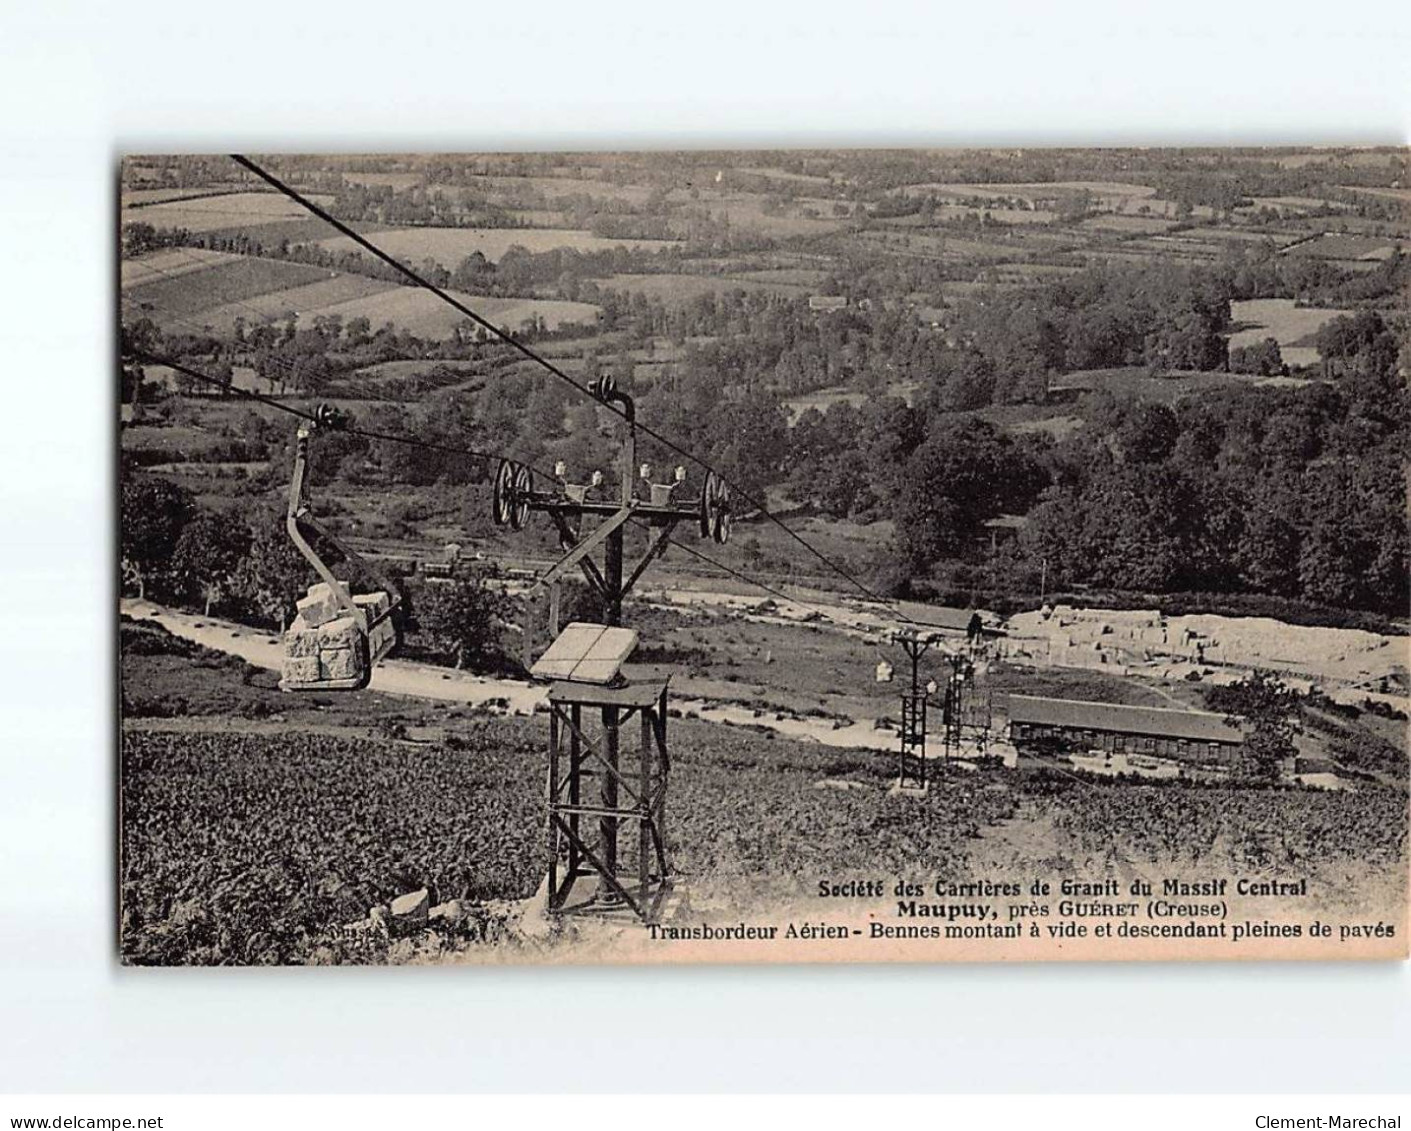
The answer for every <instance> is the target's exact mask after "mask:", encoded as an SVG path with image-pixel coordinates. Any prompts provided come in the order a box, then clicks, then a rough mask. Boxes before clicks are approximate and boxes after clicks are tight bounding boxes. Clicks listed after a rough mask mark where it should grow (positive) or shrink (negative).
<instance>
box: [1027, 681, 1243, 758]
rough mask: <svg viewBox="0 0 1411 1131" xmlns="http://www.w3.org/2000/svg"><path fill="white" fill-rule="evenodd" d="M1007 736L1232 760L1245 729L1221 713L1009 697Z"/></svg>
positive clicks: (1091, 748) (1104, 748)
mask: <svg viewBox="0 0 1411 1131" xmlns="http://www.w3.org/2000/svg"><path fill="white" fill-rule="evenodd" d="M1006 698H1007V708H1008V715H1009V736H1010V740H1011V741H1012V742H1014V743H1015V744H1016V745H1018V744H1021V743H1024V742H1033V741H1035V740H1037V739H1045V738H1049V739H1052V738H1058V739H1064V740H1066V741H1069V742H1076V743H1081V744H1082V745H1084V746H1086V747H1087V748H1088V749H1090V750H1111V751H1120V752H1124V753H1130V754H1153V755H1159V756H1166V757H1181V756H1185V757H1188V758H1196V759H1200V760H1204V759H1206V758H1215V759H1220V760H1228V759H1229V758H1230V756H1231V755H1232V754H1233V753H1234V751H1235V749H1236V748H1237V747H1239V746H1240V745H1241V744H1243V742H1244V732H1243V731H1241V730H1240V729H1239V728H1238V727H1235V726H1231V725H1230V724H1229V723H1228V722H1226V721H1225V717H1224V716H1223V715H1215V714H1211V713H1210V712H1209V711H1182V710H1177V709H1174V708H1168V707H1128V706H1124V705H1122V704H1120V703H1092V702H1088V701H1087V700H1083V699H1046V698H1042V697H1040V696H1036V695H1010V696H1007V697H1006Z"/></svg>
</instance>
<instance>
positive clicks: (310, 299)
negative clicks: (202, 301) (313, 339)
mask: <svg viewBox="0 0 1411 1131" xmlns="http://www.w3.org/2000/svg"><path fill="white" fill-rule="evenodd" d="M319 273H320V275H322V276H324V277H323V278H321V279H319V280H318V281H317V282H314V283H307V284H305V285H304V286H299V287H286V288H284V289H282V290H275V291H266V292H264V293H263V294H258V295H251V296H250V297H248V298H245V299H242V300H240V301H238V302H228V303H222V304H220V305H217V306H212V307H209V308H207V309H205V310H202V311H201V312H200V320H201V322H202V323H203V324H204V325H209V326H211V327H212V328H214V329H216V330H217V331H218V332H228V331H229V330H230V328H231V327H232V326H233V325H234V324H235V321H236V319H238V318H243V319H244V320H245V321H246V322H250V323H254V322H260V321H268V322H277V321H280V320H282V319H284V318H287V317H288V316H289V315H291V314H297V315H299V316H300V318H302V319H304V320H305V321H309V320H311V319H312V318H313V317H314V315H317V314H324V313H328V312H329V311H331V310H334V309H336V308H337V307H338V306H339V305H341V304H343V303H347V302H352V301H354V300H355V299H371V298H373V297H375V296H377V295H381V294H384V293H385V292H387V291H392V290H397V289H399V288H398V287H397V285H396V284H395V283H387V282H383V281H382V280H380V279H369V278H367V277H366V276H364V275H345V274H334V273H333V272H330V271H322V270H320V272H319Z"/></svg>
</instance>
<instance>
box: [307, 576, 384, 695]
mask: <svg viewBox="0 0 1411 1131" xmlns="http://www.w3.org/2000/svg"><path fill="white" fill-rule="evenodd" d="M353 603H354V604H355V605H356V606H357V607H358V608H359V610H361V611H362V613H363V615H364V616H366V617H367V619H368V620H369V621H372V620H374V619H375V618H377V617H379V616H381V615H382V614H383V613H385V612H386V611H387V609H388V607H389V603H390V602H389V598H388V596H387V594H386V593H381V592H379V593H359V594H357V595H355V596H354V597H353ZM298 610H299V611H298V615H297V616H296V617H295V618H294V620H293V622H292V623H291V624H290V625H289V628H288V630H287V631H286V632H285V633H284V664H283V670H282V673H281V674H282V675H283V680H284V682H285V683H287V684H290V685H300V684H314V683H325V682H329V681H333V680H349V679H358V678H360V677H361V676H362V673H363V663H364V656H366V658H367V661H368V662H371V663H374V664H375V663H376V662H377V661H378V660H380V659H382V657H383V656H385V655H386V654H387V653H388V652H389V651H390V650H391V648H392V645H393V643H394V641H395V639H396V634H395V631H394V629H393V627H392V620H391V618H390V617H388V618H387V619H385V620H382V621H380V622H379V623H378V624H376V625H375V626H374V627H373V628H372V629H371V630H370V631H369V633H368V639H367V648H366V652H364V650H363V649H362V647H361V646H360V645H361V641H360V636H361V632H362V630H361V629H360V628H359V627H358V622H357V620H356V618H354V617H353V615H352V614H351V613H349V612H348V611H347V610H346V609H344V608H343V606H341V605H340V604H339V603H338V599H337V597H336V596H335V595H334V593H333V591H332V589H330V588H329V587H328V586H327V585H325V584H322V583H320V584H318V585H315V586H313V587H312V588H310V589H309V592H308V595H307V596H306V597H304V598H303V599H302V600H300V601H299V602H298Z"/></svg>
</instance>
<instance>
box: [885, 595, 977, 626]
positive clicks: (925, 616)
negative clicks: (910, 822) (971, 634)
mask: <svg viewBox="0 0 1411 1131" xmlns="http://www.w3.org/2000/svg"><path fill="white" fill-rule="evenodd" d="M892 604H893V607H894V608H895V609H896V610H897V612H898V613H900V614H901V616H902V617H903V618H905V621H906V624H907V625H909V626H910V627H912V628H915V629H917V630H918V631H924V630H925V629H936V628H939V629H947V630H949V631H951V632H965V631H967V630H968V629H969V627H970V618H971V617H973V616H974V615H975V613H976V610H975V609H956V608H952V607H950V606H947V605H927V604H924V603H922V602H921V601H894V602H893V603H892ZM980 619H981V621H983V620H984V617H981V618H980Z"/></svg>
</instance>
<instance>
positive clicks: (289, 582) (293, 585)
mask: <svg viewBox="0 0 1411 1131" xmlns="http://www.w3.org/2000/svg"><path fill="white" fill-rule="evenodd" d="M313 577H314V572H313V569H312V567H310V565H309V563H308V562H306V561H305V560H304V557H303V555H302V554H300V553H299V551H298V550H297V549H296V548H295V547H294V544H293V543H292V542H290V541H289V535H288V534H286V533H285V530H284V527H283V524H282V523H278V524H277V523H275V522H273V521H271V522H269V523H267V524H261V525H260V526H259V527H257V529H256V530H255V533H254V537H253V538H252V539H251V541H250V545H249V549H248V550H247V551H246V553H245V556H244V557H243V558H242V559H241V560H240V562H239V563H238V564H237V565H236V567H235V570H234V573H233V574H232V576H231V578H230V583H229V593H230V595H231V596H233V597H235V598H237V599H238V600H240V601H242V602H243V603H244V604H245V606H246V607H247V609H248V610H249V611H250V612H251V613H252V614H254V616H255V617H256V618H257V619H258V620H259V621H262V622H264V623H265V624H274V625H278V626H279V631H280V632H283V631H284V629H285V626H286V625H288V623H289V620H290V618H291V616H292V615H293V612H294V602H295V601H297V600H298V599H299V598H300V597H302V596H303V595H304V592H305V590H306V589H307V588H308V585H309V582H310V581H311V580H312V579H313Z"/></svg>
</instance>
